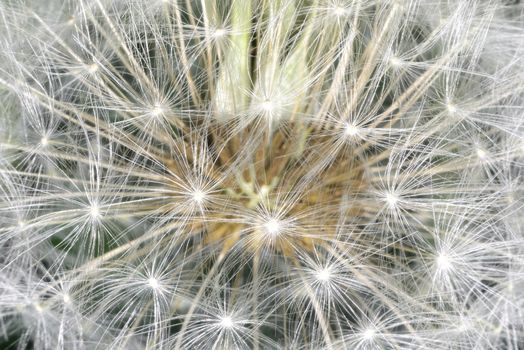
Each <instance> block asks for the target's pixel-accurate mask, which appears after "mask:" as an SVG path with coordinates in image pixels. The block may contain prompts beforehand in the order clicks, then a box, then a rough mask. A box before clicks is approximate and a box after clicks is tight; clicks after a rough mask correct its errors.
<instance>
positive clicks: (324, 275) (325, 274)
mask: <svg viewBox="0 0 524 350" xmlns="http://www.w3.org/2000/svg"><path fill="white" fill-rule="evenodd" d="M331 277H332V276H331V270H330V269H329V268H324V269H322V270H319V271H317V273H316V278H317V280H318V281H320V282H328V281H329V280H330V279H331Z"/></svg>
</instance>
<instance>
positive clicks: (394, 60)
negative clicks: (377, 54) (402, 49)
mask: <svg viewBox="0 0 524 350" xmlns="http://www.w3.org/2000/svg"><path fill="white" fill-rule="evenodd" d="M389 63H391V65H392V66H393V67H400V66H402V60H401V59H400V58H398V57H396V56H391V57H390V59H389Z"/></svg>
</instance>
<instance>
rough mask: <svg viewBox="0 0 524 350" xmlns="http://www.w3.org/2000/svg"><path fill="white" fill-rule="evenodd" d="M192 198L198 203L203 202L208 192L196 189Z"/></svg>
mask: <svg viewBox="0 0 524 350" xmlns="http://www.w3.org/2000/svg"><path fill="white" fill-rule="evenodd" d="M191 198H192V199H193V201H194V202H195V203H197V204H202V203H203V202H204V200H205V198H206V194H205V193H204V192H203V191H201V190H195V191H193V193H192V194H191Z"/></svg>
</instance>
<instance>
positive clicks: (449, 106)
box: [446, 103, 457, 115]
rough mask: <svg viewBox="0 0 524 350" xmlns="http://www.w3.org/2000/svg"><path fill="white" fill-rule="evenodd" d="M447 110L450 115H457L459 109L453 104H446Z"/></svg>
mask: <svg viewBox="0 0 524 350" xmlns="http://www.w3.org/2000/svg"><path fill="white" fill-rule="evenodd" d="M446 109H447V110H448V112H449V114H451V115H454V114H455V113H457V107H456V106H455V105H454V104H452V103H448V104H446Z"/></svg>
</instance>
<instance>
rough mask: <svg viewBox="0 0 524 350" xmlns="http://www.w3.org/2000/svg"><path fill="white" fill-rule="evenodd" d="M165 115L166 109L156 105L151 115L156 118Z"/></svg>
mask: <svg viewBox="0 0 524 350" xmlns="http://www.w3.org/2000/svg"><path fill="white" fill-rule="evenodd" d="M164 113H165V110H164V108H163V107H162V106H161V105H160V104H156V105H154V106H153V108H152V109H151V112H150V115H151V116H152V117H155V118H156V117H160V116H162V115H164Z"/></svg>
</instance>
